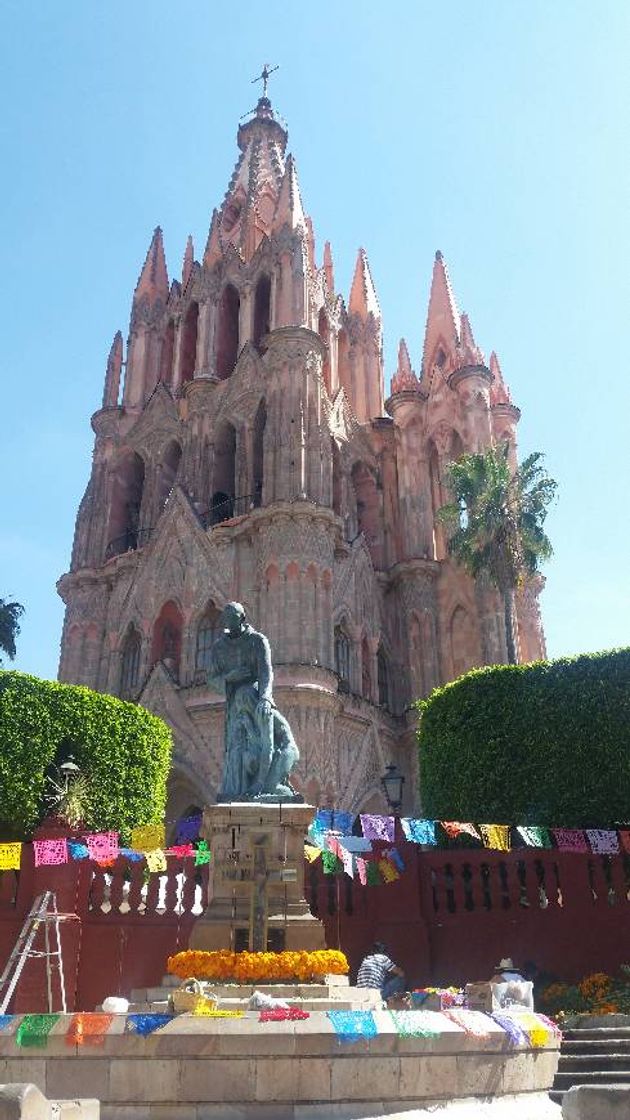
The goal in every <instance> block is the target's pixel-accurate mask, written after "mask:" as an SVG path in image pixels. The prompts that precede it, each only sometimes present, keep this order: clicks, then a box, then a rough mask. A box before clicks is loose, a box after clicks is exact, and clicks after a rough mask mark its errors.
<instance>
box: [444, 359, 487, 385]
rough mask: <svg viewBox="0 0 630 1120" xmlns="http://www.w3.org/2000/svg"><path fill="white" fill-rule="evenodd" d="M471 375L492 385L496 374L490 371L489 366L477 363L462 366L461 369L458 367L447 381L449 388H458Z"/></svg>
mask: <svg viewBox="0 0 630 1120" xmlns="http://www.w3.org/2000/svg"><path fill="white" fill-rule="evenodd" d="M469 377H480V378H481V380H482V381H485V382H486V383H487V384H488V385H491V384H492V382H493V381H494V374H493V373H490V370H489V369H488V367H487V366H482V365H476V366H462V367H461V369H456V370H455V371H454V373H452V374H451V375H450V377H449V378H448V380H447V382H446V383H447V385H448V387H449V389H456V388H457V386H458V385H460V384H461V382H462V381H466V379H467V378H469Z"/></svg>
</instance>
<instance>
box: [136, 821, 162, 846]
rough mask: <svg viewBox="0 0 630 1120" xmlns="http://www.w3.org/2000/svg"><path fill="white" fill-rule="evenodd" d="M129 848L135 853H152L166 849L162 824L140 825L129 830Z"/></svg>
mask: <svg viewBox="0 0 630 1120" xmlns="http://www.w3.org/2000/svg"><path fill="white" fill-rule="evenodd" d="M131 847H132V848H135V850H136V851H137V852H154V851H155V849H156V848H165V847H166V837H165V834H164V825H163V824H141V825H138V827H137V828H133V829H132V830H131Z"/></svg>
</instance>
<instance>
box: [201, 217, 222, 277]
mask: <svg viewBox="0 0 630 1120" xmlns="http://www.w3.org/2000/svg"><path fill="white" fill-rule="evenodd" d="M219 225H220V218H219V211H218V210H213V211H212V220H211V222H210V229H209V230H208V240H207V241H206V247H205V249H204V254H203V263H204V264H205V266H206V268H212V266H213V264H216V263H217V261H219V260H221V237H220V234H219Z"/></svg>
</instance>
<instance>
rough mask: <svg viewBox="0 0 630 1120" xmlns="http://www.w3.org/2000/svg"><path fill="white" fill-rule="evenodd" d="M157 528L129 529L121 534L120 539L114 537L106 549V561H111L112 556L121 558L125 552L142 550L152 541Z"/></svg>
mask: <svg viewBox="0 0 630 1120" xmlns="http://www.w3.org/2000/svg"><path fill="white" fill-rule="evenodd" d="M154 532H155V528H153V527H152V528H150V529H127V530H126V532H124V533H121V535H120V536H119V537H114V539H113V540H111V541H110V542H109V544H108V545H107V548H106V549H105V559H106V560H111V558H112V556H121V555H122V554H123V552H135V550H136V549H137V548H142V547H143V545H145V544H147V542H148V541H149V540H150V539H151V537H152V535H153V533H154Z"/></svg>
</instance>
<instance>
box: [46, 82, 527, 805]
mask: <svg viewBox="0 0 630 1120" xmlns="http://www.w3.org/2000/svg"><path fill="white" fill-rule="evenodd" d="M286 145H287V132H286V130H285V128H284V126H283V125H282V124H281V123H280V121H279V120H278V119H277V117H276V115H275V113H274V111H273V108H272V106H271V103H270V101H269V99H268V98H267V97H266V96H265V97H262V98H261V99H260V101H259V102H258V106H257V108H256V110H255V112H254V114H253V115H252V116H251V117H250V119H249V120H247V122H246V123H244V124H242V125H241V127H240V128H239V130H238V147H239V156H238V161H237V163H236V167H235V170H234V173H233V175H232V178H231V180H230V183H229V186H228V190H227V193H226V196H225V199H224V201H223V203H222V205H221V207H220V209H218V210H217V211H215V212H214V214H213V217H212V222H211V225H210V231H209V235H208V239H207V243H206V246H205V250H204V253H203V256H202V259H201V261H197V260H196V259H195V254H194V250H193V245H192V241H191V239H189V241H188V244H187V246H186V250H185V254H184V259H183V268H182V275H181V280H169V276H168V272H167V267H166V260H165V254H164V247H163V241H162V233H161V230H160V229H159V228H158V229H156V230H155V233H154V235H153V239H152V241H151V245H150V248H149V251H148V255H147V258H146V261H145V263H144V266H143V268H142V271H141V274H140V278H139V280H138V284H137V287H136V290H135V293H134V296H133V303H132V310H131V323H130V329H129V336H128V341H127V345H126V354H125V352H124V348H123V338H122V335H121V333H120V332H118V333H117V334H116V336H115V338H114V342H113V345H112V348H111V352H110V355H109V359H108V362H107V368H106V376H105V387H104V393H103V403H102V407H101V408H100V409H99V410H98V411H97V412H96V413H95V415H94V416H93V417H92V427H93V429H94V432H95V437H96V438H95V446H94V454H93V463H92V471H91V476H90V479H89V482H88V485H87V489H86V491H85V495H84V497H83V500H82V502H81V505H80V508H79V511H78V516H77V521H76V531H75V538H74V546H73V551H72V560H71V566H70V571H69V572H68V573H67V574H66V575H64V576H62V578H61V579H60V581H59V584H58V589H59V593H60V595H61V596H62V598H63V600H64V603H65V605H66V612H65V621H64V627H63V635H62V642H61V660H60V669H59V678H60V680H62V681H68V682H73V683H81V684H86V685H88V686H90V687H91V688H95V689H98V690H101V691H103V692H109V693H112V694H113V695H116V696H122V697H124V698H127V699H129V700H132V701H137V702H139V703H141V704H143V705H145V706H146V707H148V708H149V709H151V710H152V711H154V712H156V713H157V714H159V715H161V716H162V717H163V718H164V719H165V720H166V721H167V722H168V723H169V724H170V726H171V727H172V729H173V734H174V743H175V746H174V758H173V772H172V775H171V787H170V795H169V796H170V804H169V809H168V813H169V816H170V817H171V818H174V817H177V816H178V815H180V814H181V813H182V812H185V811H186V810H187V809H189V808H190V807H192V806H198V805H203V804H204V803H208V802H212V801H213V800H214V798H215V796H216V793H217V790H218V788H219V784H220V778H221V767H222V753H223V701H222V697H221V696H219V695H218V694H216V693H213V692H212V691H210V690H209V689H208V686H207V683H206V672H205V669H206V665H207V663H208V658H209V649H210V647H211V644H212V641H213V640H214V639H215V638H216V636H217V635H218V622H219V614H220V611H221V609H222V607H223V606H224V605H225V603H226V602H228V601H229V600H233V599H235V600H238V601H240V602H242V603H243V604H244V606H245V608H246V611H247V614H248V617H249V618H250V620H251V622H252V624H253V625H254V626H255V627H256V628H257V629H260V630H262V631H263V633H265V634H266V635H267V636H268V638H269V640H270V643H271V649H272V656H273V660H274V667H275V688H274V694H275V697H276V702H277V704H278V707H279V708H280V710H281V711H282V712H283V714H284V715H285V716H286V717H287V718H288V720H289V722H290V724H291V727H292V729H293V733H294V735H295V738H296V740H297V743H298V745H299V748H300V752H301V757H300V761H299V763H298V766H297V769H296V770H295V771H294V775H293V779H294V780H295V784H296V786H298V787H299V788H300V790H301V791H302V792H303V793H304V794H305V796H306V797H307V799H308V800H310V801H311V802H312V803H314V804H318V805H330V806H333V805H334V806H339V807H342V808H347V809H351V810H355V811H359V810H362V811H363V810H365V811H377V812H378V811H379V810H382V809H383V808H384V807H385V806H384V802H383V797H382V792H381V785H380V779H381V776H382V774H383V771H384V769H385V766H386V764H387V763H389V762H390V761H394V762H397V763H398V765H399V766H400V768H401V769H402V771H403V773H405V774H406V776H407V782H406V803H405V807H406V808H407V809H409V810H411V809H413V807H414V805H416V794H415V792H414V791H415V789H416V763H415V759H416V750H415V740H414V725H415V716H414V711H413V709H412V708H411V707H410V706H411V705H412V703H413V701H414V700H415V699H417V698H418V697H422V696H426V695H427V694H428V693H429V692H430V691H431V690H432V689H433V688H434V687H435V686H436V685H439V684H441V683H444V682H446V681H448V680H450V679H452V678H454V677H456V676H458V675H459V674H461V673H462V672H464V671H466V670H467V669H469V668H471V667H472V666H475V665H483V664H488V663H497V662H503V661H505V660H506V643H505V628H504V620H503V613H502V608H501V603H500V601H499V598H498V595H497V593H496V592H495V591H494V590H493V589H492V588H491V587H489V586H483V585H481V584H479V583H477V584H475V583H474V582H473V581H472V580H471V579H470V578H469V577H468V576H467V575H466V574H465V573H464V572H463V571H462V570H461V569H460V568H458V567H457V566H456V565H455V564H454V562H453V561H452V560H451V559H450V558H449V557H448V553H447V542H446V540H445V535H444V529H443V528H442V527H441V526H440V524H439V523H438V522H437V521H436V518H435V512H436V510H437V509H438V508H439V507H440V506H441V505H442V504H444V502H445V501H446V500H447V499H448V496H447V493H446V486H445V468H446V466H447V464H448V462H449V460H451V459H453V458H456V457H457V456H458V455H460V454H462V453H463V452H464V451H477V450H480V449H483V448H485V447H487V446H489V445H491V444H492V443H494V442H496V441H498V440H507V441H508V442H509V444H510V448H511V454H512V455H513V456H514V460H515V457H516V425H517V422H518V419H519V411H518V409H517V408H516V407H515V406H514V404H513V403H512V401H511V399H510V394H509V391H508V389H507V386H506V384H505V382H504V379H503V377H502V373H501V369H500V366H499V363H498V360H497V358H496V355H495V354H492V356H491V357H490V359H489V361H488V362H487V363H486V361H485V358H484V355H483V353H482V351H481V350H480V349H479V347H478V346H477V344H476V342H475V340H474V337H473V333H472V330H471V326H470V322H469V320H468V318H467V316H466V315H464V314H460V313H459V311H458V309H457V304H456V301H455V298H454V295H453V291H452V289H451V285H450V282H449V277H448V273H447V269H446V264H445V262H444V260H443V258H442V256H441V254H440V253H437V254H436V258H435V262H434V265H433V276H432V281H431V290H430V297H429V306H428V314H427V321H426V331H425V339H424V350H423V356H422V365H421V368H420V369H419V371H418V373H417V374H416V372H414V370H413V368H412V365H411V361H410V358H409V353H408V350H407V346H406V343H405V342H404V341H401V343H400V347H399V352H398V366H397V369H396V371H395V373H394V375H393V378H392V382H391V393H390V395H389V398H388V399H387V400H385V393H384V370H383V353H382V318H381V311H380V307H379V303H378V298H377V295H376V290H375V287H374V284H373V281H372V277H371V274H370V268H369V265H368V261H367V257H366V254H365V252H364V251H363V250H360V252H359V255H358V259H357V263H356V270H355V273H354V279H353V282H352V287H351V291H350V295H349V298H348V300H347V302H346V301H345V300H344V298H343V297H342V296H341V295H340V294H339V293H338V292H337V290H336V288H335V279H334V269H333V260H332V255H331V251H330V246H329V245H328V243H327V244H326V245H325V247H324V251H323V256H322V259H321V263H318V261H317V257H316V250H315V239H314V234H313V226H312V223H311V221H310V219H309V217H308V216H307V215H306V213H305V211H304V209H303V204H302V198H301V193H300V188H299V185H298V179H297V173H296V168H295V163H294V161H293V158H292V157H291V156H290V155H287V154H286ZM124 357H126V361H123V358H124ZM123 367H124V384H122V383H121V382H122V373H123ZM539 590H540V585H539V584H537V583H535V582H534V583H532V584H531V585H530V586H528V587H527V588H525V589H524V590H523V592H521V593H520V595H519V600H518V630H519V633H518V637H519V644H520V656H521V659H522V660H524V661H525V660H531V659H533V658H538V657H540V656H543V655H544V637H543V632H542V628H541V622H540V613H539V609H538V598H537V597H538V592H539ZM416 807H417V805H416Z"/></svg>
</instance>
